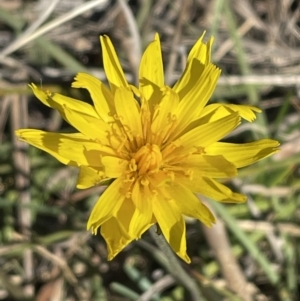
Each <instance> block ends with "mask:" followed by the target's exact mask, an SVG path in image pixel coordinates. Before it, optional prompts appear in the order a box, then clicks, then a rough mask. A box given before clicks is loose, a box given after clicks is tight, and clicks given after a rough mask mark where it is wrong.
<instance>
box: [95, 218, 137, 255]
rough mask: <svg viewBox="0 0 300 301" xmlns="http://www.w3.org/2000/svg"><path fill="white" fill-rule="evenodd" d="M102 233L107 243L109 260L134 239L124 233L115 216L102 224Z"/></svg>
mask: <svg viewBox="0 0 300 301" xmlns="http://www.w3.org/2000/svg"><path fill="white" fill-rule="evenodd" d="M101 235H102V236H103V238H104V239H105V242H106V245H107V249H108V256H107V259H108V260H112V259H113V258H114V257H115V256H116V255H117V254H118V253H119V252H121V251H122V250H123V249H124V248H125V247H126V246H127V245H128V244H129V243H131V241H132V240H133V238H131V237H130V236H129V235H126V234H125V233H124V231H123V230H122V228H121V226H120V223H119V221H118V220H117V219H116V218H115V217H112V218H110V219H109V220H108V221H106V222H105V223H104V224H103V225H102V227H101Z"/></svg>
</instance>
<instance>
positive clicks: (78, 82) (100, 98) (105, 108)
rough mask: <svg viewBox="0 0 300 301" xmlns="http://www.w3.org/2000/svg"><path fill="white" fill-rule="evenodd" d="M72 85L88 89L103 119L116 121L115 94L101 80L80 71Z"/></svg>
mask: <svg viewBox="0 0 300 301" xmlns="http://www.w3.org/2000/svg"><path fill="white" fill-rule="evenodd" d="M72 87H73V88H85V89H87V90H88V91H89V93H90V95H91V98H92V100H93V103H94V106H95V109H96V111H97V113H98V114H99V116H100V117H101V118H102V120H104V121H105V122H111V121H114V119H113V117H112V116H114V115H115V113H116V112H115V108H114V104H113V95H112V93H111V92H110V91H109V89H108V88H107V87H106V86H105V85H104V84H103V83H102V82H101V81H100V80H98V79H97V78H96V77H94V76H92V75H90V74H87V73H78V74H77V75H76V77H75V82H73V83H72Z"/></svg>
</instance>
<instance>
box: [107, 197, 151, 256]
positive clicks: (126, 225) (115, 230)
mask: <svg viewBox="0 0 300 301" xmlns="http://www.w3.org/2000/svg"><path fill="white" fill-rule="evenodd" d="M151 217H152V212H146V213H145V214H141V213H140V212H139V211H138V210H137V209H136V208H135V206H134V204H133V202H132V201H131V200H130V199H125V200H124V201H123V203H122V206H121V207H120V209H119V210H118V211H117V212H115V215H114V217H113V218H111V219H109V220H108V221H107V222H105V223H104V224H103V225H102V227H101V234H102V235H103V237H104V239H105V241H106V243H107V246H108V251H109V254H108V260H111V259H113V257H115V256H116V255H117V254H118V253H119V252H120V251H122V249H123V248H125V247H126V245H127V244H129V243H130V242H131V241H132V240H133V239H139V238H140V237H141V235H142V234H143V233H144V232H145V231H146V230H148V229H149V227H151V226H152V225H153V222H151Z"/></svg>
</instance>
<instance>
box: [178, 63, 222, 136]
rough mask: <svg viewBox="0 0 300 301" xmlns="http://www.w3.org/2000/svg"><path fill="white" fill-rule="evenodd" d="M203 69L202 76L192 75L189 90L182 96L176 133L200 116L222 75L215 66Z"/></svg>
mask: <svg viewBox="0 0 300 301" xmlns="http://www.w3.org/2000/svg"><path fill="white" fill-rule="evenodd" d="M199 67H200V66H199ZM202 67H203V68H204V69H203V72H202V74H201V75H200V76H199V75H196V74H194V75H191V79H190V81H189V85H188V87H187V90H186V91H185V93H184V94H183V95H181V96H180V99H181V100H180V103H179V105H178V109H177V111H176V112H175V114H176V116H177V121H178V124H177V126H176V128H175V130H174V131H176V132H179V133H180V132H181V131H183V130H184V128H185V127H186V126H187V125H188V124H189V123H190V122H191V121H192V120H194V119H195V118H196V117H197V116H199V115H200V113H201V110H202V109H203V107H204V106H205V105H206V103H207V102H208V100H209V99H210V97H211V95H212V94H213V92H214V90H215V87H216V84H217V80H218V78H219V76H220V73H221V71H220V69H218V68H217V67H216V66H215V65H213V64H209V65H207V66H205V67H204V66H202ZM198 69H199V68H198Z"/></svg>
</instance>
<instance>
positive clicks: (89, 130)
mask: <svg viewBox="0 0 300 301" xmlns="http://www.w3.org/2000/svg"><path fill="white" fill-rule="evenodd" d="M63 110H64V114H65V118H66V120H67V121H68V122H69V124H71V125H72V126H73V127H74V128H76V129H77V130H78V131H79V132H80V133H82V134H83V135H85V136H86V137H87V138H89V139H93V140H97V141H99V143H103V144H109V140H108V134H107V133H108V132H110V127H109V125H108V124H107V123H105V122H104V121H103V120H101V119H99V118H94V117H92V116H89V115H86V114H83V113H80V112H77V111H72V110H70V109H69V108H68V107H64V108H63Z"/></svg>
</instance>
